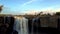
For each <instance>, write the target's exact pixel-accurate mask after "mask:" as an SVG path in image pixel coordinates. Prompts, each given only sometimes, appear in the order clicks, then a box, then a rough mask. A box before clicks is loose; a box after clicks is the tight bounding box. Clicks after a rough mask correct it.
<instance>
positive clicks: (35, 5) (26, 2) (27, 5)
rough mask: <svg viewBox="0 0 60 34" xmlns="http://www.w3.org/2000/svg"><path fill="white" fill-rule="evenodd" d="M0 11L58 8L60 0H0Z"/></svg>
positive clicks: (29, 11) (25, 11) (7, 12)
mask: <svg viewBox="0 0 60 34" xmlns="http://www.w3.org/2000/svg"><path fill="white" fill-rule="evenodd" d="M0 5H3V6H4V7H3V10H2V12H1V13H6V14H24V13H34V12H39V11H45V10H50V11H52V10H55V11H56V10H60V0H0Z"/></svg>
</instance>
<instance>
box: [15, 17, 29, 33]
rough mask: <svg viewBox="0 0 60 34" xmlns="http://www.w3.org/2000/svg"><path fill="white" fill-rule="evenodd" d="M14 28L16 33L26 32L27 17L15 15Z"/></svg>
mask: <svg viewBox="0 0 60 34" xmlns="http://www.w3.org/2000/svg"><path fill="white" fill-rule="evenodd" d="M14 30H16V31H17V32H18V34H28V19H26V18H24V17H16V18H15V23H14Z"/></svg>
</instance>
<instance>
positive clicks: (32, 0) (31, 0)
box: [22, 0, 37, 6]
mask: <svg viewBox="0 0 60 34" xmlns="http://www.w3.org/2000/svg"><path fill="white" fill-rule="evenodd" d="M35 1H37V0H30V1H28V2H25V3H23V4H22V6H25V5H27V4H30V3H32V2H35Z"/></svg>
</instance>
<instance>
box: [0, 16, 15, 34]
mask: <svg viewBox="0 0 60 34" xmlns="http://www.w3.org/2000/svg"><path fill="white" fill-rule="evenodd" d="M13 24H14V18H13V17H1V16H0V34H11V33H12V31H13Z"/></svg>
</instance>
